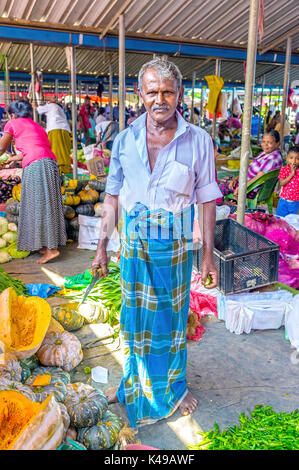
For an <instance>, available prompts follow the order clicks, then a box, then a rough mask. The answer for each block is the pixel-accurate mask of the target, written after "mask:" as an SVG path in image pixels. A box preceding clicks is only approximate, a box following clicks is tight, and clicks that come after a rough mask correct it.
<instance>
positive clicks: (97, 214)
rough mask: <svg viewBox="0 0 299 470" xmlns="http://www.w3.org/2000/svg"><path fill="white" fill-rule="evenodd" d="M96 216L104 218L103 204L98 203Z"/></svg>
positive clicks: (95, 211) (95, 209)
mask: <svg viewBox="0 0 299 470" xmlns="http://www.w3.org/2000/svg"><path fill="white" fill-rule="evenodd" d="M93 208H94V215H95V217H102V215H103V203H102V202H97V203H96V204H95V205H94V206H93Z"/></svg>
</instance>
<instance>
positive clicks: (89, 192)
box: [78, 189, 99, 204]
mask: <svg viewBox="0 0 299 470" xmlns="http://www.w3.org/2000/svg"><path fill="white" fill-rule="evenodd" d="M78 196H80V199H81V204H95V203H96V202H97V201H98V200H99V193H98V191H96V190H95V189H83V190H82V191H79V193H78Z"/></svg>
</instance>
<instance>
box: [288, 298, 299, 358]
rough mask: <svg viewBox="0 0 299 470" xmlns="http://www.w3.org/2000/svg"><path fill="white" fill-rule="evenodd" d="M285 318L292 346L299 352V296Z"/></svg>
mask: <svg viewBox="0 0 299 470" xmlns="http://www.w3.org/2000/svg"><path fill="white" fill-rule="evenodd" d="M290 307H291V308H289V309H288V310H287V312H286V316H285V329H286V331H287V334H288V338H289V340H290V343H291V345H292V346H293V347H294V348H296V349H297V350H299V294H297V295H295V297H293V299H292V301H291V303H290Z"/></svg>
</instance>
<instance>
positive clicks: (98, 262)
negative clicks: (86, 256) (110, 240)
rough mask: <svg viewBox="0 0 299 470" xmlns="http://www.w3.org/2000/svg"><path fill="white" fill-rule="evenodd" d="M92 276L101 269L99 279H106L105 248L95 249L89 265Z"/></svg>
mask: <svg viewBox="0 0 299 470" xmlns="http://www.w3.org/2000/svg"><path fill="white" fill-rule="evenodd" d="M91 269H92V274H93V276H95V275H96V273H97V271H98V270H99V269H101V271H102V272H101V277H106V276H107V275H108V273H109V270H108V257H107V252H106V248H105V247H101V248H98V249H97V252H96V255H95V257H94V260H93V262H92V265H91Z"/></svg>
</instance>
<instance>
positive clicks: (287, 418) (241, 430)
mask: <svg viewBox="0 0 299 470" xmlns="http://www.w3.org/2000/svg"><path fill="white" fill-rule="evenodd" d="M239 421H240V426H233V427H229V428H225V430H224V431H223V432H220V431H219V426H218V425H217V423H215V424H214V429H212V430H211V431H208V432H206V433H199V434H201V435H202V436H203V439H202V441H201V442H200V443H199V444H197V445H194V446H188V449H190V450H203V449H204V450H299V412H298V410H295V411H293V412H292V413H285V412H282V413H276V412H275V411H274V410H273V409H272V407H271V406H264V407H263V405H256V407H255V408H254V411H253V412H252V413H251V414H250V415H249V416H245V414H244V413H241V415H240V417H239Z"/></svg>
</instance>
